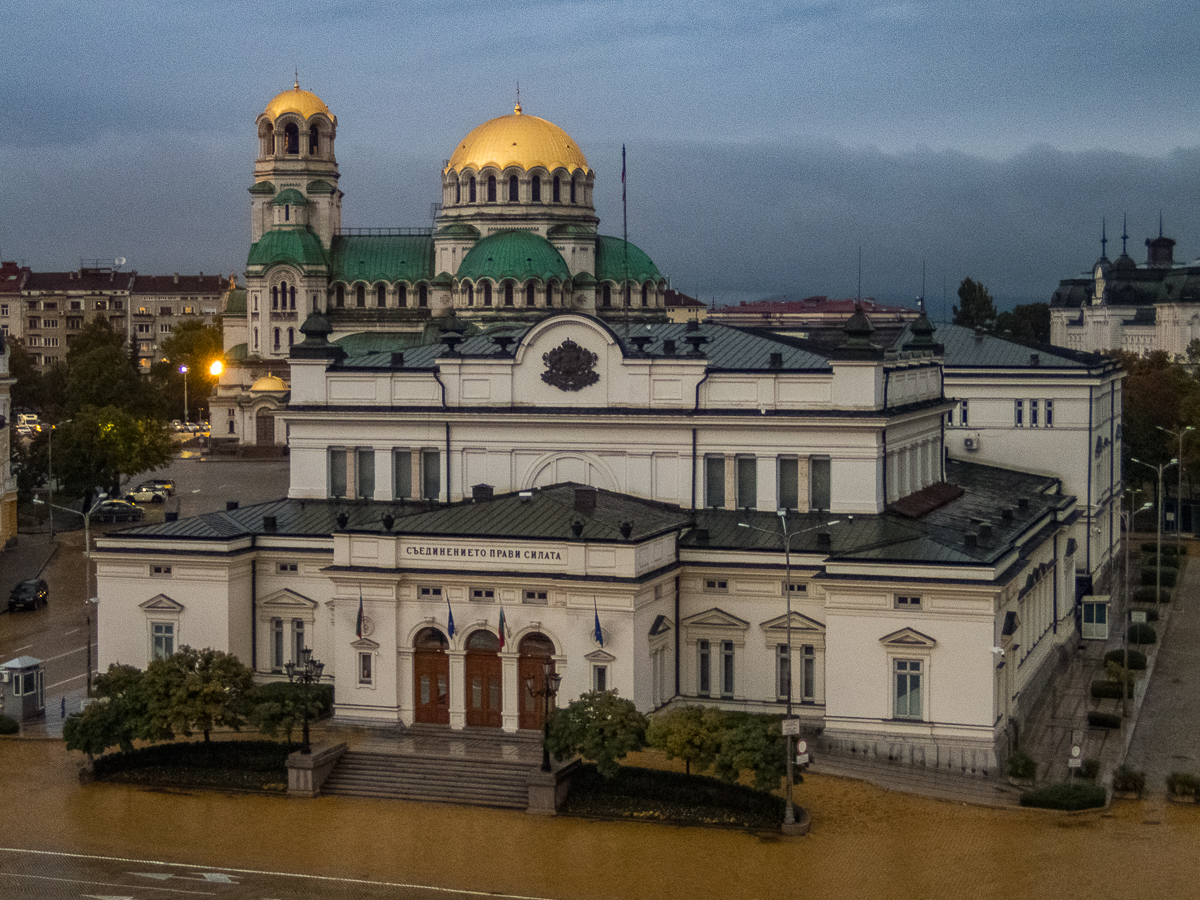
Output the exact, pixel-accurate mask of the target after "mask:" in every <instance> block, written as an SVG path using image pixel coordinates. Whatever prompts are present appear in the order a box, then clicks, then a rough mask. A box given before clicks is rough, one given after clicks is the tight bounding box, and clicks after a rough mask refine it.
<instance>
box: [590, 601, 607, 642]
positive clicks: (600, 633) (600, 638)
mask: <svg viewBox="0 0 1200 900" xmlns="http://www.w3.org/2000/svg"><path fill="white" fill-rule="evenodd" d="M592 609H593V610H594V611H595V613H596V634H595V637H596V643H597V644H599V645H600V646H601V647H603V646H604V632H603V631H601V630H600V609H599V607H597V606H596V598H595V597H593V598H592Z"/></svg>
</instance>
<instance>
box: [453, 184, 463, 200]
mask: <svg viewBox="0 0 1200 900" xmlns="http://www.w3.org/2000/svg"><path fill="white" fill-rule="evenodd" d="M454 202H455V203H462V182H461V181H456V182H454Z"/></svg>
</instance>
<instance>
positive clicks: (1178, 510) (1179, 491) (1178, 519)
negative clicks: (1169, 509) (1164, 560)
mask: <svg viewBox="0 0 1200 900" xmlns="http://www.w3.org/2000/svg"><path fill="white" fill-rule="evenodd" d="M1154 427H1155V428H1157V429H1158V430H1159V431H1161V432H1162V433H1163V434H1169V435H1170V436H1171V437H1177V438H1179V456H1178V457H1176V458H1177V459H1178V460H1179V469H1178V470H1177V474H1178V476H1179V483H1178V485H1177V486H1176V488H1175V550H1176V552H1178V550H1179V547H1180V545H1182V543H1183V436H1184V435H1185V434H1187V433H1188V432H1189V431H1195V430H1196V429H1195V428H1193V427H1192V426H1191V425H1188V426H1187V427H1186V428H1180V429H1179V431H1170V430H1168V429H1166V428H1163V427H1162V426H1161V425H1156V426H1154ZM1188 484H1189V485H1190V484H1191V481H1190V480H1189V481H1188Z"/></svg>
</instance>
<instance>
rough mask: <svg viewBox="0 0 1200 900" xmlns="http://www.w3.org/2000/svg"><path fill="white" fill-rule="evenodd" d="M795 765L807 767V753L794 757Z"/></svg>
mask: <svg viewBox="0 0 1200 900" xmlns="http://www.w3.org/2000/svg"><path fill="white" fill-rule="evenodd" d="M796 765H798V766H806V765H808V754H807V753H801V754H800V755H799V756H797V757H796Z"/></svg>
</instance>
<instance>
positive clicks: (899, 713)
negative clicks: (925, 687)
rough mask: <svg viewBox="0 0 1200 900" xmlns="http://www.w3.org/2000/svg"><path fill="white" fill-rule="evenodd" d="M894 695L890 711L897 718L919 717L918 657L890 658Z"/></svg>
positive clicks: (919, 668) (919, 670)
mask: <svg viewBox="0 0 1200 900" xmlns="http://www.w3.org/2000/svg"><path fill="white" fill-rule="evenodd" d="M892 666H893V678H894V683H895V695H894V697H893V706H892V713H893V715H894V716H895V717H896V718H897V719H919V718H921V674H922V666H923V664H922V661H921V660H919V659H895V660H892Z"/></svg>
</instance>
